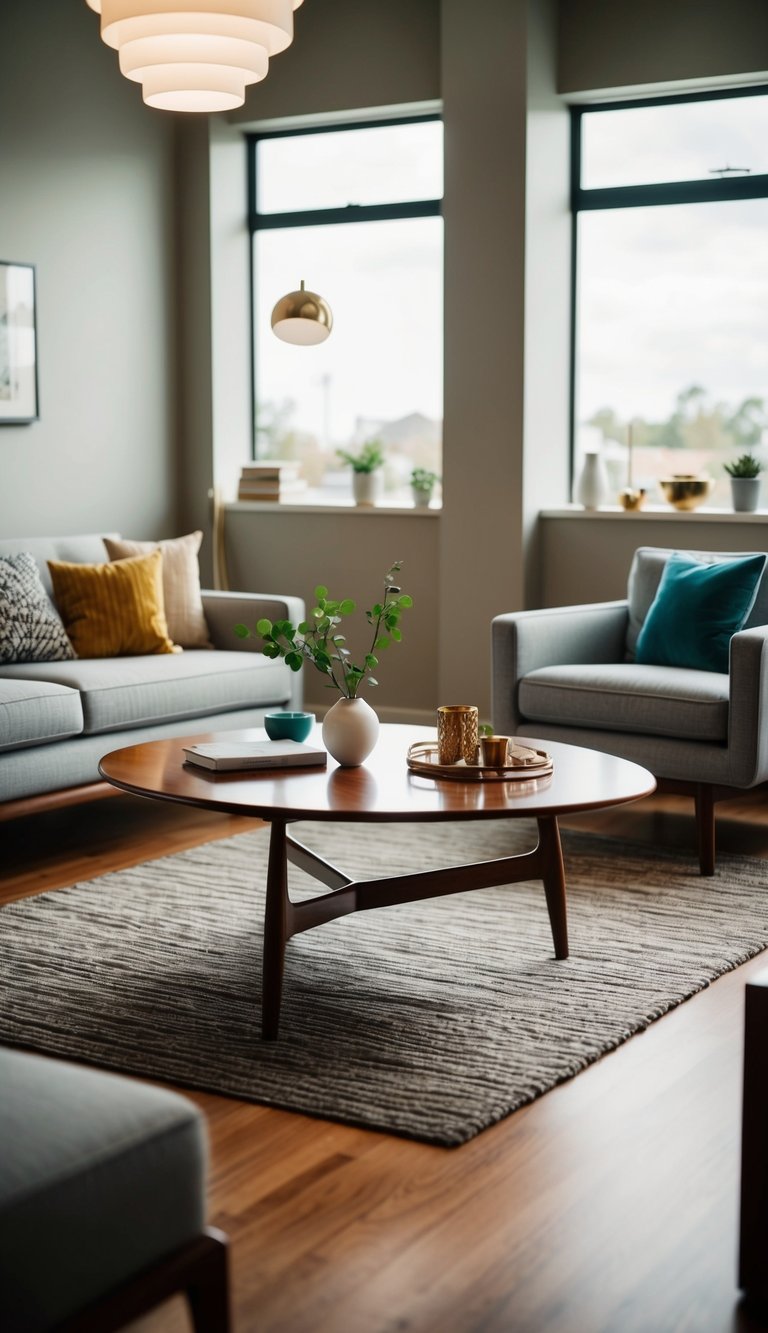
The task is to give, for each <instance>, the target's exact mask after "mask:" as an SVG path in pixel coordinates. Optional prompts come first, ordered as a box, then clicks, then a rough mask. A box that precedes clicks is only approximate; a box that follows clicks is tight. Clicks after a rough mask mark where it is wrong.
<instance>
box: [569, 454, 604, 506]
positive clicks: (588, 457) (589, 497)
mask: <svg viewBox="0 0 768 1333" xmlns="http://www.w3.org/2000/svg"><path fill="white" fill-rule="evenodd" d="M607 498H608V476H607V473H606V471H605V466H604V464H603V460H602V458H601V456H600V454H599V453H596V452H592V453H588V454H585V455H584V463H583V466H582V469H581V474H580V476H579V480H578V481H577V483H576V499H577V501H578V503H579V504H581V505H583V506H584V508H585V509H599V508H600V506H601V505H602V504H605V502H606V500H607Z"/></svg>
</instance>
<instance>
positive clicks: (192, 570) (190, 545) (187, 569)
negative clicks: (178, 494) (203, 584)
mask: <svg viewBox="0 0 768 1333" xmlns="http://www.w3.org/2000/svg"><path fill="white" fill-rule="evenodd" d="M202 540H203V534H202V532H190V533H188V534H187V536H186V537H173V538H169V539H168V540H167V541H162V542H137V541H126V540H125V539H119V540H118V539H116V538H114V537H105V538H104V546H105V547H106V550H107V554H108V556H109V558H110V560H125V559H126V557H127V556H132V555H148V554H149V553H150V552H151V551H156V550H158V549H159V550H160V551H162V553H163V596H164V598H165V618H166V620H167V621H168V633H169V635H170V637H171V638H172V639H173V642H174V643H178V644H181V647H182V648H212V647H213V644H212V643H211V637H210V634H209V633H208V625H207V623H206V619H205V612H204V611H203V600H202V594H201V592H200V566H199V564H198V559H197V553H198V551H199V550H200V543H201V542H202Z"/></svg>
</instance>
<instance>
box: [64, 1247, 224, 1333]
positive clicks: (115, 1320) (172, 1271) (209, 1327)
mask: <svg viewBox="0 0 768 1333" xmlns="http://www.w3.org/2000/svg"><path fill="white" fill-rule="evenodd" d="M228 1243H229V1242H228V1238H227V1237H226V1236H225V1235H224V1232H223V1231H217V1230H215V1229H214V1228H213V1227H208V1228H206V1230H205V1231H203V1232H202V1233H201V1234H200V1235H199V1236H195V1238H194V1239H193V1240H190V1241H188V1242H187V1244H186V1245H182V1246H181V1248H180V1249H178V1250H174V1252H173V1253H172V1254H170V1255H168V1256H167V1257H166V1258H165V1259H162V1260H161V1261H160V1263H157V1264H154V1265H153V1266H152V1267H151V1268H146V1269H144V1270H143V1271H142V1272H141V1273H138V1274H137V1275H136V1276H135V1277H133V1278H131V1279H130V1280H129V1281H128V1282H125V1283H124V1284H123V1285H122V1286H121V1287H118V1289H117V1290H116V1291H114V1292H111V1293H110V1294H109V1295H108V1296H105V1297H104V1298H103V1299H102V1300H100V1301H97V1302H95V1303H94V1304H93V1305H90V1306H88V1308H87V1309H86V1310H81V1311H80V1312H79V1313H78V1314H76V1315H72V1316H71V1317H70V1318H68V1319H66V1320H65V1321H64V1323H62V1324H60V1325H57V1327H58V1329H59V1333H115V1330H117V1329H120V1328H123V1327H124V1326H125V1325H126V1324H128V1323H130V1322H132V1321H133V1320H134V1319H139V1318H140V1317H141V1316H142V1315H144V1314H146V1313H147V1312H148V1311H149V1310H151V1309H153V1308H154V1306H156V1305H159V1304H160V1303H161V1302H162V1301H165V1300H168V1299H169V1298H170V1297H171V1296H176V1295H178V1294H180V1293H182V1292H183V1293H184V1294H185V1295H186V1297H187V1300H188V1301H189V1307H190V1313H191V1316H192V1326H193V1328H194V1330H195V1333H229V1330H230V1327H231V1324H230V1308H229V1279H228V1257H227V1246H228Z"/></svg>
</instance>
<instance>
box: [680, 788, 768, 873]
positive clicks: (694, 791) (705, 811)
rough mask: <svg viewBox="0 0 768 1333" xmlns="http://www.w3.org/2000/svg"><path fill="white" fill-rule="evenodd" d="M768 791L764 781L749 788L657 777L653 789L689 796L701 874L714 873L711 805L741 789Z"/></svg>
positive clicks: (738, 793)
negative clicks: (694, 817)
mask: <svg viewBox="0 0 768 1333" xmlns="http://www.w3.org/2000/svg"><path fill="white" fill-rule="evenodd" d="M759 789H764V790H768V783H758V784H757V785H756V786H755V787H754V788H752V787H726V786H719V785H716V784H714V783H711V782H683V781H681V780H680V779H677V778H657V779H656V790H657V791H658V792H660V793H661V794H662V795H664V794H665V793H668V794H669V795H678V796H692V797H693V802H694V810H695V816H696V849H697V852H698V857H699V870H700V872H701V874H702V875H714V873H715V805H716V803H717V802H718V801H734V800H738V799H739V797H743V795H744V792H745V791H757V790H759Z"/></svg>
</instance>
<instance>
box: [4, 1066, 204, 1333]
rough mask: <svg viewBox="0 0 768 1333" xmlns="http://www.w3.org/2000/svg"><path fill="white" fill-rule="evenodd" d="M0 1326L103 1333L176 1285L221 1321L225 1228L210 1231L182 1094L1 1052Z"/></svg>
mask: <svg viewBox="0 0 768 1333" xmlns="http://www.w3.org/2000/svg"><path fill="white" fill-rule="evenodd" d="M0 1144H2V1148H3V1150H2V1151H0V1328H2V1329H3V1331H4V1333H46V1330H50V1329H59V1330H62V1331H63V1330H65V1329H67V1330H69V1329H71V1330H72V1331H73V1333H74V1330H75V1329H77V1330H79V1331H80V1333H86V1330H91V1333H97V1331H98V1333H108V1330H111V1329H117V1328H121V1327H123V1326H124V1325H125V1324H127V1323H128V1322H129V1320H131V1321H132V1320H134V1319H136V1318H137V1317H138V1316H139V1315H141V1314H143V1313H144V1311H145V1310H148V1309H150V1308H151V1307H152V1306H153V1305H155V1304H157V1303H158V1302H159V1301H161V1300H165V1299H166V1298H167V1297H168V1296H171V1295H173V1294H175V1293H176V1292H181V1291H183V1292H184V1293H185V1294H186V1296H187V1298H188V1300H189V1303H190V1307H191V1314H192V1316H193V1320H194V1327H195V1330H196V1333H214V1330H215V1333H224V1330H226V1329H227V1328H228V1327H229V1322H228V1293H227V1262H226V1245H225V1241H226V1237H224V1236H222V1235H221V1233H220V1232H214V1231H211V1230H207V1229H206V1228H205V1209H206V1199H205V1193H206V1188H205V1187H206V1174H207V1158H208V1148H207V1136H206V1131H205V1125H204V1123H203V1117H202V1115H201V1113H200V1112H199V1111H198V1109H197V1107H195V1106H194V1105H193V1104H192V1103H191V1102H190V1101H188V1100H187V1099H186V1098H183V1097H179V1096H177V1095H176V1094H175V1093H171V1092H168V1091H166V1090H165V1089H164V1088H154V1087H150V1086H148V1085H146V1084H144V1083H141V1082H139V1081H137V1080H136V1079H128V1078H121V1077H119V1076H118V1075H116V1074H105V1073H101V1072H100V1071H99V1070H95V1069H85V1068H82V1067H79V1066H77V1065H73V1064H69V1063H66V1062H64V1061H61V1060H49V1059H46V1058H45V1057H43V1056H40V1055H31V1054H29V1053H27V1052H25V1051H11V1050H0Z"/></svg>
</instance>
